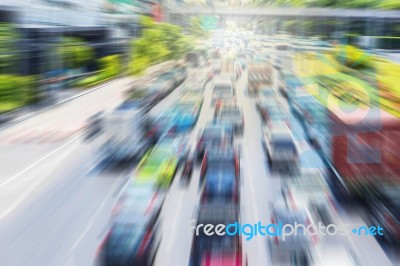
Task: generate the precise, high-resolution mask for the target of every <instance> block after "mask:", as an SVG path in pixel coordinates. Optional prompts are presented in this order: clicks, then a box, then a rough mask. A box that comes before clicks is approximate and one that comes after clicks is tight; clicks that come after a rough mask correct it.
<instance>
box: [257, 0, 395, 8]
mask: <svg viewBox="0 0 400 266" xmlns="http://www.w3.org/2000/svg"><path fill="white" fill-rule="evenodd" d="M251 4H253V5H256V6H276V7H332V8H378V9H379V8H381V9H400V1H398V0H352V1H348V0H252V1H251Z"/></svg>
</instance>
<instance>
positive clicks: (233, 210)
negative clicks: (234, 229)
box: [198, 202, 239, 224]
mask: <svg viewBox="0 0 400 266" xmlns="http://www.w3.org/2000/svg"><path fill="white" fill-rule="evenodd" d="M238 217H239V209H238V206H237V205H236V204H234V203H226V202H212V203H205V204H202V205H201V206H200V210H199V217H198V223H211V224H219V223H225V224H229V223H234V222H237V221H238Z"/></svg>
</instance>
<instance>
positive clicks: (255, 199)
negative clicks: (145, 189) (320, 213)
mask: <svg viewBox="0 0 400 266" xmlns="http://www.w3.org/2000/svg"><path fill="white" fill-rule="evenodd" d="M202 71H205V69H202V70H196V71H191V72H190V73H189V74H190V75H199V74H200V72H202ZM246 77H247V73H246V72H245V73H244V74H243V76H242V78H241V79H240V80H239V81H238V84H237V94H238V95H237V99H238V104H239V105H240V106H241V107H242V109H243V112H244V116H245V131H244V135H243V137H242V138H239V139H238V140H237V142H236V144H237V145H238V146H239V147H240V149H241V151H242V152H241V174H242V180H243V181H242V183H241V203H240V204H241V220H242V221H243V222H244V223H255V222H258V221H264V222H268V220H267V219H268V218H269V217H270V215H269V209H268V202H270V201H273V200H274V199H275V197H276V196H277V194H278V193H280V183H281V178H280V177H279V176H276V175H271V174H270V172H269V169H268V165H267V163H266V158H265V155H264V151H263V150H262V147H261V145H260V140H261V121H260V119H259V116H258V114H257V112H256V109H255V102H254V99H252V98H250V97H248V96H247V95H246V93H245V88H246V85H247V84H246ZM129 82H130V80H129V79H123V80H120V81H118V82H116V83H113V84H110V85H108V86H106V87H104V88H103V89H101V90H98V91H96V92H93V93H91V94H87V95H85V96H84V97H81V98H78V99H76V100H74V101H72V102H69V103H66V104H64V105H61V106H59V107H57V108H54V109H53V110H50V111H47V112H45V113H42V114H40V115H38V116H36V117H33V118H31V119H29V120H26V121H24V122H22V123H20V124H17V125H14V126H12V127H10V128H8V129H6V130H4V131H1V132H0V161H1V162H2V164H1V165H0V173H1V177H0V251H1V252H0V253H1V256H0V265H12V266H14V265H16V266H19V265H21V266H26V265H34V266H36V265H38V266H39V265H40V266H47V265H49V266H53V265H68V266H69V265H79V266H80V265H92V264H93V262H94V260H95V256H96V252H97V248H98V246H99V244H100V242H101V240H102V238H103V237H104V235H105V233H106V232H107V230H108V226H109V218H110V213H111V209H112V206H113V204H114V202H115V199H116V196H117V194H118V192H119V191H120V190H121V188H122V187H123V185H124V184H125V183H126V181H127V180H128V179H129V178H131V176H132V171H133V168H131V169H126V170H125V171H110V170H106V169H103V168H101V167H99V165H98V162H99V161H98V152H97V149H98V147H99V145H101V143H102V141H104V139H103V137H102V136H100V137H98V138H97V139H95V140H94V141H91V142H85V141H83V137H82V136H81V135H80V133H81V132H82V130H81V129H82V128H83V127H84V123H85V120H86V119H87V117H89V116H90V115H92V114H94V113H96V112H98V111H100V110H104V109H106V110H110V109H112V108H114V107H115V106H116V105H118V103H120V102H121V101H122V93H123V91H124V90H125V89H127V84H128V83H129ZM185 84H186V85H189V86H190V76H189V79H188V80H187V81H186V83H184V84H183V85H182V86H181V87H180V88H178V89H177V90H175V91H174V92H172V93H171V94H170V95H169V96H168V97H167V98H165V99H164V100H163V101H162V102H160V103H159V104H158V105H157V106H156V107H155V108H154V109H153V110H152V111H151V112H150V113H151V115H157V114H159V113H161V112H163V111H164V110H166V109H167V108H168V107H170V106H171V105H172V104H173V103H174V101H175V100H177V99H178V97H179V95H180V93H181V91H182V90H183V87H184V86H185ZM211 90H212V84H208V85H207V88H206V91H205V101H204V104H203V109H202V111H201V114H200V118H199V120H198V123H197V125H196V127H195V128H194V129H193V130H192V132H191V133H190V135H189V138H190V139H191V140H192V142H191V143H192V144H193V145H195V140H196V138H197V136H198V132H199V131H200V130H201V129H202V128H203V127H204V125H205V124H206V123H207V122H208V121H211V119H212V116H213V108H212V107H211V106H210V100H211ZM282 101H283V99H282ZM292 128H293V132H294V134H295V136H296V138H297V140H298V142H299V146H300V147H301V164H302V166H303V167H310V168H319V167H322V163H321V161H320V159H319V157H318V155H317V154H316V153H315V152H314V151H313V150H312V149H311V148H310V146H309V145H308V144H307V143H306V141H304V132H303V131H302V129H301V127H300V126H299V124H298V122H297V121H296V120H292ZM177 175H178V177H179V175H180V173H179V172H178V173H177ZM198 179H199V169H196V170H195V172H194V174H193V178H192V182H191V184H190V186H189V187H182V186H181V185H180V184H179V178H175V179H174V182H173V183H172V186H171V187H170V189H169V192H168V194H167V196H166V199H165V203H164V206H163V211H162V214H161V216H160V217H161V219H162V236H163V238H162V242H161V246H160V249H159V251H158V254H157V257H156V261H155V264H156V265H160V266H161V265H163V266H164V265H173V266H181V265H182V266H184V265H187V263H188V260H189V255H190V248H191V242H192V236H193V232H192V231H191V229H190V224H191V221H192V220H193V219H194V218H195V216H196V210H197V207H198V203H199V196H200V195H199V192H198V189H197V184H198ZM340 217H341V219H342V220H343V221H344V222H346V223H350V224H357V225H362V224H363V223H364V222H363V221H362V220H361V217H360V215H359V214H358V213H347V212H343V213H341V216H340ZM322 241H324V240H322ZM338 241H340V242H341V243H342V242H343V243H345V244H346V245H350V246H351V247H352V248H353V249H354V250H355V251H356V253H357V256H358V258H359V259H360V262H361V265H366V266H370V265H371V266H375V265H380V266H386V265H392V263H391V262H390V261H389V259H388V257H387V256H386V254H384V252H383V251H382V249H381V247H380V246H379V245H378V244H377V242H376V241H375V239H374V238H371V237H369V238H360V237H358V238H357V237H355V236H353V235H350V234H349V235H348V236H345V237H343V238H342V239H340V240H338ZM315 248H318V246H316V247H315ZM244 249H245V252H246V254H247V256H248V262H249V265H250V266H251V265H255V266H258V265H260V266H261V265H271V262H270V259H269V258H270V256H269V251H268V249H267V242H266V239H265V238H262V237H259V238H255V239H253V240H252V241H244Z"/></svg>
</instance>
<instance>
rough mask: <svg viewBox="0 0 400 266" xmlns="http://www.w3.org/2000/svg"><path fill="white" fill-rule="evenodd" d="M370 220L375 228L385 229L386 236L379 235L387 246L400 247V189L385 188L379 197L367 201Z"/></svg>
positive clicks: (394, 187) (395, 187) (379, 238)
mask: <svg viewBox="0 0 400 266" xmlns="http://www.w3.org/2000/svg"><path fill="white" fill-rule="evenodd" d="M367 206H368V209H369V218H370V220H371V221H372V223H373V224H374V225H375V226H380V227H382V228H384V231H385V232H384V235H383V236H379V235H377V238H378V240H383V241H384V242H385V243H386V244H387V245H389V246H391V247H394V248H397V249H398V248H399V247H400V187H399V186H392V187H388V186H383V187H382V188H380V189H379V193H378V194H377V196H374V197H371V198H370V199H369V200H368V201H367Z"/></svg>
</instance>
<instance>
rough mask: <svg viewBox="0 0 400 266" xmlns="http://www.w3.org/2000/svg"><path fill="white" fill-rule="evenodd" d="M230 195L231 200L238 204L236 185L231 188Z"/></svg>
mask: <svg viewBox="0 0 400 266" xmlns="http://www.w3.org/2000/svg"><path fill="white" fill-rule="evenodd" d="M232 194H233V199H234V201H235V203H239V197H238V191H237V189H236V185H235V186H233V191H232Z"/></svg>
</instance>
